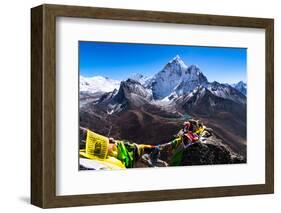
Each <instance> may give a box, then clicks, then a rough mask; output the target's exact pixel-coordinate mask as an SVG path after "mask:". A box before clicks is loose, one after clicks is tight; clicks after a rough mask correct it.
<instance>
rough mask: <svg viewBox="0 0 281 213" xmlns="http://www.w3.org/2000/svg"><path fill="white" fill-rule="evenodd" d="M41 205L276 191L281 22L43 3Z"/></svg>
mask: <svg viewBox="0 0 281 213" xmlns="http://www.w3.org/2000/svg"><path fill="white" fill-rule="evenodd" d="M31 26H32V29H31V45H32V46H31V78H32V79H31V84H32V85H31V88H32V89H31V110H32V117H31V121H32V122H31V123H32V125H31V136H32V141H31V203H32V204H34V205H36V206H39V207H42V208H51V207H64V206H78V205H98V204H113V203H129V202H146V201H161V200H177V199H189V198H206V197H217V196H237V195H252V194H266V193H273V191H274V149H273V145H274V137H273V135H274V134H273V132H274V125H273V124H274V114H273V113H274V100H273V92H274V89H273V88H274V84H273V83H274V73H273V70H274V60H273V59H274V48H273V46H274V43H273V41H274V40H273V29H274V22H273V20H272V19H265V18H249V17H232V16H215V15H199V14H186V13H169V12H156V11H138V10H124V9H110V8H92V7H77V6H65V5H41V6H38V7H35V8H32V10H31Z"/></svg>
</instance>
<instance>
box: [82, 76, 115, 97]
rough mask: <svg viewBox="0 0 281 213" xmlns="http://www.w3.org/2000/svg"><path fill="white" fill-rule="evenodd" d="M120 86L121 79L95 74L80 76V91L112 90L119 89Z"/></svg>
mask: <svg viewBox="0 0 281 213" xmlns="http://www.w3.org/2000/svg"><path fill="white" fill-rule="evenodd" d="M119 86H120V81H117V80H112V79H109V78H105V77H102V76H94V77H90V78H86V77H83V76H80V92H87V93H96V92H111V91H113V90H114V89H118V88H119Z"/></svg>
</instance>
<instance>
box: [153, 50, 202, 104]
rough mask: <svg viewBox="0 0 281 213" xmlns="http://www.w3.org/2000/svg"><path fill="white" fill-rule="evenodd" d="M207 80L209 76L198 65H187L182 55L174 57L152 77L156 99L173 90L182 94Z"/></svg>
mask: <svg viewBox="0 0 281 213" xmlns="http://www.w3.org/2000/svg"><path fill="white" fill-rule="evenodd" d="M206 82H207V78H206V77H205V76H204V75H203V73H202V72H201V71H200V69H199V67H197V66H196V65H191V66H189V67H188V66H187V65H186V64H185V63H184V62H183V60H182V59H181V58H180V56H178V55H177V56H176V57H175V58H173V59H172V60H171V61H170V62H169V63H168V64H167V65H166V66H165V67H164V68H163V69H162V70H161V71H160V72H158V73H157V74H156V75H155V76H154V77H153V78H152V79H151V85H150V87H151V89H152V92H153V97H154V98H155V99H162V98H165V97H167V96H169V95H170V94H171V93H172V92H176V93H177V94H178V95H182V94H184V93H187V92H191V91H192V90H194V89H195V88H196V87H197V86H199V85H202V84H204V83H206Z"/></svg>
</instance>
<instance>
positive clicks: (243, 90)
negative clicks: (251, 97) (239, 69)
mask: <svg viewBox="0 0 281 213" xmlns="http://www.w3.org/2000/svg"><path fill="white" fill-rule="evenodd" d="M231 86H232V87H233V88H235V89H237V90H238V91H239V92H241V93H242V94H243V95H247V84H246V83H244V82H243V81H239V82H238V83H236V84H232V85H231Z"/></svg>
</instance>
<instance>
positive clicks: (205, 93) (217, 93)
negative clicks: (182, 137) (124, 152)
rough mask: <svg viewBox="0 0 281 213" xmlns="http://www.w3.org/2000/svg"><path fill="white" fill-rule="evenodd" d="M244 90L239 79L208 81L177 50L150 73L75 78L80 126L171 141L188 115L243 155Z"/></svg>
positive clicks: (138, 139)
mask: <svg viewBox="0 0 281 213" xmlns="http://www.w3.org/2000/svg"><path fill="white" fill-rule="evenodd" d="M246 94H247V85H246V84H245V83H244V82H242V81H241V82H238V83H237V84H233V85H230V84H225V83H219V82H216V81H214V82H209V81H208V79H207V77H206V76H205V75H204V74H203V72H202V71H201V70H200V68H199V67H198V66H196V65H190V66H187V65H186V64H185V63H184V62H183V60H182V59H181V58H180V57H179V56H178V55H177V56H176V57H175V58H173V59H172V60H171V61H169V62H168V63H167V64H166V65H165V66H164V68H163V69H162V70H160V71H159V72H158V73H156V74H155V75H154V76H152V77H145V76H143V75H141V74H134V75H132V76H130V77H129V78H128V79H127V80H124V81H116V80H112V79H108V78H104V77H101V76H98V77H93V78H84V77H80V125H82V126H85V127H88V128H91V129H92V130H94V131H97V132H100V133H101V134H103V135H110V136H111V137H115V138H122V139H127V140H131V141H133V142H136V143H148V144H159V143H164V142H167V141H169V140H171V139H172V138H171V136H172V135H174V134H176V132H177V131H178V130H179V128H181V126H182V122H183V121H184V120H186V119H188V118H191V117H192V118H195V119H200V120H203V121H204V122H205V123H206V124H208V126H210V127H212V128H214V130H215V132H216V133H217V136H218V137H219V138H221V139H222V140H223V141H224V142H225V143H226V144H228V145H229V146H230V147H231V148H232V149H233V150H234V151H235V152H237V153H239V154H241V155H243V156H245V155H246V103H247V101H246V100H247V98H246Z"/></svg>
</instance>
